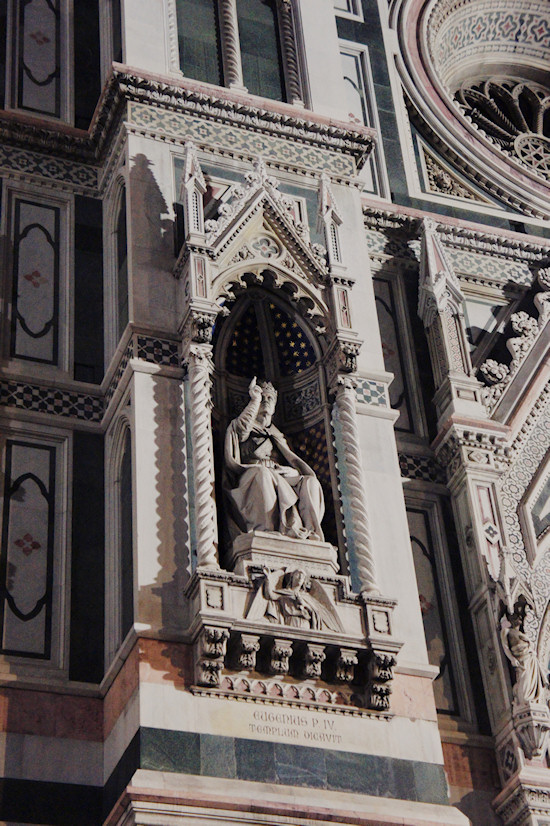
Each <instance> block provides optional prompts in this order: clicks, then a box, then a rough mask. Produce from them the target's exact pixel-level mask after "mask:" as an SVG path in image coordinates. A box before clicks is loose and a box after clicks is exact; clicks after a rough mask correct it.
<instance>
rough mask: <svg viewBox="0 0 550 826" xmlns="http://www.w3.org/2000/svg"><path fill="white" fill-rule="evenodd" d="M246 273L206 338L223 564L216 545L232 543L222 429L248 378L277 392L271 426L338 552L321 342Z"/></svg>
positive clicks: (277, 294)
mask: <svg viewBox="0 0 550 826" xmlns="http://www.w3.org/2000/svg"><path fill="white" fill-rule="evenodd" d="M246 275H247V274H245V275H244V276H243V279H242V283H243V285H244V286H243V289H242V290H241V291H240V292H239V293H238V295H236V296H235V297H234V298H233V300H232V301H228V302H227V303H226V305H225V307H226V310H227V311H228V312H227V313H226V314H225V315H222V314H220V316H218V320H217V322H216V326H215V330H214V336H213V346H214V365H215V372H214V385H215V393H214V410H213V424H214V428H213V429H214V434H215V437H214V442H215V461H216V466H217V472H216V480H217V491H216V498H217V501H218V503H220V505H219V507H218V513H219V515H220V524H219V535H220V538H221V545H222V564H223V556H224V547H223V546H225V550H228V547H229V544H230V542H231V538H232V536H231V530H230V526H229V527H228V524H227V521H226V519H225V516H224V493H223V489H222V483H221V479H222V476H223V440H224V436H225V432H226V429H227V427H228V425H229V423H230V422H231V421H232V419H234V418H235V417H236V416H237V415H239V413H240V412H241V411H242V410H243V409H244V407H245V406H246V404H247V402H248V399H249V395H248V386H249V383H250V381H251V379H252V378H253V376H256V377H257V379H258V380H261V379H263V380H267V381H270V382H272V383H273V384H274V385H275V387H276V388H277V390H278V403H277V408H276V412H275V416H274V422H275V424H276V425H277V427H279V428H280V430H281V431H282V432H283V433H284V434H285V436H286V437H287V438H288V440H289V444H290V446H291V449H292V450H294V451H295V452H296V453H298V455H299V456H301V457H302V458H303V459H304V460H305V461H306V462H308V464H309V465H310V466H311V467H312V468H313V470H314V471H315V474H316V476H317V478H318V479H319V481H320V483H321V486H322V488H323V492H324V497H325V504H326V514H325V518H324V519H323V523H322V527H323V531H324V533H325V538H326V539H327V540H328V541H330V542H332V543H333V544H335V545H339V546H340V547H343V531H342V525H341V515H340V506H339V494H338V488H337V483H336V473H335V464H336V463H335V457H334V452H333V444H332V432H331V422H330V415H329V412H328V404H327V388H326V380H325V370H324V357H325V355H326V353H327V349H328V340H327V339H326V338H325V335H324V334H323V333H320V332H319V330H318V329H317V330H316V328H315V322H314V323H312V322H311V319H309V318H308V317H307V315H306V314H305V313H303V312H300V309H299V308H298V307H297V306H296V305H295V304H294V303H293V302H292V294H291V293H287V292H285V291H284V290H281V289H280V288H279V289H277V288H276V287H275V285H274V282H273V281H272V280H271V279H270V278H269V271H268V270H266V271H264V273H262V276H263V278H261V279H257V278H255V277H254V276H253V274H252V273H249V274H248V275H250V278H247V277H246ZM342 567H344V568H345V565H343V566H342Z"/></svg>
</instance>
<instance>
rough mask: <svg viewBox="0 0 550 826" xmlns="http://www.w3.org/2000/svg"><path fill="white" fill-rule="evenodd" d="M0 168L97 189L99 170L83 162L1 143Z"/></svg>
mask: <svg viewBox="0 0 550 826" xmlns="http://www.w3.org/2000/svg"><path fill="white" fill-rule="evenodd" d="M0 169H4V170H5V171H6V172H10V173H13V172H20V173H21V174H23V175H33V176H37V177H39V178H43V179H45V180H47V181H58V182H62V183H63V184H65V185H67V184H72V185H73V186H76V187H84V188H85V189H91V190H97V187H98V170H97V169H95V168H94V167H93V166H88V165H87V164H82V163H72V162H71V161H63V160H60V159H59V158H52V157H49V156H47V155H41V154H40V153H38V152H28V151H27V150H25V149H16V148H14V147H11V146H2V145H1V144H0Z"/></svg>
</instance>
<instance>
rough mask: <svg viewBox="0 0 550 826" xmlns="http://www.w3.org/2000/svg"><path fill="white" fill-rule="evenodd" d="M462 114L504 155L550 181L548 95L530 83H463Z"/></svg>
mask: <svg viewBox="0 0 550 826" xmlns="http://www.w3.org/2000/svg"><path fill="white" fill-rule="evenodd" d="M455 100H456V101H457V102H458V103H459V104H460V105H461V107H462V109H463V111H464V112H465V114H467V115H468V116H469V117H470V118H471V119H472V121H473V122H474V123H475V124H476V126H478V127H479V128H480V129H482V130H483V132H484V133H485V134H486V135H487V136H488V137H489V138H491V140H493V142H494V143H496V144H497V145H498V146H500V147H501V148H502V149H503V150H505V151H506V152H508V153H510V154H513V155H514V156H515V157H517V158H518V160H520V161H521V162H522V163H524V164H526V165H527V166H529V167H530V168H531V169H532V170H533V171H534V172H536V173H537V174H539V175H542V176H543V177H545V178H546V179H549V178H550V92H548V90H547V89H545V88H544V87H542V86H540V85H539V84H535V83H534V82H530V83H526V82H524V81H521V82H518V81H517V80H514V79H511V78H494V79H489V80H483V81H476V82H473V83H472V82H470V83H468V82H467V83H463V84H462V86H461V88H460V89H459V90H458V91H457V93H456V95H455Z"/></svg>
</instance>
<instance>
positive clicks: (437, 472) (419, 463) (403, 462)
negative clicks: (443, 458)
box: [399, 453, 446, 485]
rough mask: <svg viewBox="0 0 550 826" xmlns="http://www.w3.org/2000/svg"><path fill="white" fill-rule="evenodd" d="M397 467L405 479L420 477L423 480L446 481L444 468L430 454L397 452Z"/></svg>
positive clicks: (441, 482) (442, 482)
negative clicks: (410, 454)
mask: <svg viewBox="0 0 550 826" xmlns="http://www.w3.org/2000/svg"><path fill="white" fill-rule="evenodd" d="M399 469H400V471H401V476H404V477H405V478H406V479H422V481H424V482H438V483H439V484H442V485H444V484H445V482H446V477H445V469H444V468H442V467H441V465H440V464H439V463H438V462H436V460H435V459H433V458H431V457H430V456H408V455H407V454H405V453H400V454H399Z"/></svg>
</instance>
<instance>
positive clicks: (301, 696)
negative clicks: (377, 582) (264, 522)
mask: <svg viewBox="0 0 550 826" xmlns="http://www.w3.org/2000/svg"><path fill="white" fill-rule="evenodd" d="M262 537H263V539H264V540H265V541H267V544H266V545H265V549H264V551H263V560H264V562H263V564H260V557H259V554H260V551H259V550H258V551H256V557H255V558H254V559H250V560H246V561H244V565H241V566H240V570H241V572H242V573H239V574H237V573H229V572H225V571H222V570H219V569H218V570H213V569H210V570H206V569H204V568H203V569H197V571H196V572H195V574H194V576H193V578H192V579H191V581H190V582H189V584H188V586H187V588H186V595H187V597H188V598H189V600H190V608H191V614H190V615H191V616H193V617H195V621H194V625H195V627H197V626H198V628H199V629H202V630H196V631H194V639H195V643H194V650H195V662H196V669H197V670H196V672H195V673H196V681H197V683H196V684H197V686H208V687H211V688H214V689H215V691H216V693H217V694H218V695H219V694H221V695H223V696H241V697H242V696H245V697H246V696H251V697H253V696H258V697H261V696H262V695H263V696H266V697H269V698H271V700H272V701H273V700H276V699H277V698H279V699H281V701H283V702H287V703H288V701H289V700H291V701H293V702H297V703H301V702H304V701H306V702H307V703H308V704H311V705H315V704H318V703H320V704H324V705H332V706H336V707H340V706H341V707H347V708H352V707H355V708H358V709H372V710H375V711H378V712H382V713H383V714H384V715H386V714H387V713H388V710H389V697H390V693H391V680H392V677H393V672H392V669H393V665H394V659H393V658H394V657H395V655H396V653H397V651H398V650H399V648H400V643H399V642H397V641H396V640H395V638H394V637H393V635H392V619H391V612H392V611H393V609H394V607H395V601H394V600H388V599H385V598H383V597H373V596H368V595H365V596H364V597H363V599H359V598H358V597H357V596H352V595H351V594H350V593H349V591H348V590H347V589H348V584H347V579H346V578H345V577H341V576H335V575H334V572H333V570H332V567H331V566H330V564H329V563H328V561H327V563H325V570H324V573H323V572H321V571H318V572H316V573H315V574H313V573H312V574H307V575H306V574H305V573H304V572H303V571H297V569H296V567H295V565H296V563H294V564H291V565H287V566H285V567H283V568H277V564H279V565H280V564H281V563H277V561H276V560H275V561H274V562H271V563H269V561H268V560H269V541H268V540H269V537H268V535H267V534H263V535H261V534H259V535H258V539H257V542H256V544H258V542H260V540H261V538H262ZM280 541H281V542H282V543H283V544H286V545H287V546H288V547H289V548H291V547H293V548H294V553H295V554H299V553H300V552H301V549H303V550H304V552H305V551H306V550H307V548H306V547H305V546H307V541H306V542H301V543H300V542H296V541H291V540H288V539H286V540H285V539H284V538H283V539H281V540H280ZM264 544H265V543H264ZM327 571H330V574H327ZM298 574H299V575H298ZM213 587H216V588H220V587H223V590H224V594H225V596H224V600H223V608H220V607H219V606H218V607H216V608H215V609H214V610H213V609H212V606H210V605H209V603H208V596H207V595H208V593H209V591H210V589H211V588H213ZM239 606H240V607H239ZM344 622H345V624H344ZM213 629H215V632H214V630H213ZM226 651H227V656H226Z"/></svg>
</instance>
